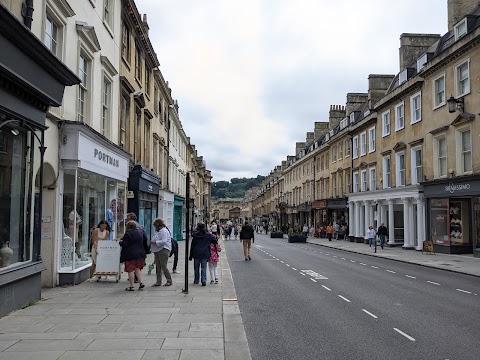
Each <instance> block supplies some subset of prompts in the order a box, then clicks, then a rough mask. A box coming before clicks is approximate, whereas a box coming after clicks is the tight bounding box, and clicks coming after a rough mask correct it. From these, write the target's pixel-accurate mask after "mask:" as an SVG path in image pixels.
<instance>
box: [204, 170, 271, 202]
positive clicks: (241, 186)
mask: <svg viewBox="0 0 480 360" xmlns="http://www.w3.org/2000/svg"><path fill="white" fill-rule="evenodd" d="M263 180H265V176H261V175H257V177H256V178H250V179H247V178H241V179H239V178H233V179H231V180H230V181H217V182H215V181H214V182H213V184H212V198H213V199H219V198H243V196H244V195H245V190H248V189H250V188H252V187H255V186H257V185H260V184H261V183H262V181H263Z"/></svg>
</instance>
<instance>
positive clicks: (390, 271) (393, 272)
mask: <svg viewBox="0 0 480 360" xmlns="http://www.w3.org/2000/svg"><path fill="white" fill-rule="evenodd" d="M385 271H387V272H389V273H392V274H396V272H395V271H392V270H385Z"/></svg>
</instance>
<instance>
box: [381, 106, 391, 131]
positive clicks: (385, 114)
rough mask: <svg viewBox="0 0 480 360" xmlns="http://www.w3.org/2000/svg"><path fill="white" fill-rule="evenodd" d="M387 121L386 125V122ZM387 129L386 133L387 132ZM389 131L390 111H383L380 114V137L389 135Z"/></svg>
mask: <svg viewBox="0 0 480 360" xmlns="http://www.w3.org/2000/svg"><path fill="white" fill-rule="evenodd" d="M386 120H388V123H387V122H386ZM387 128H388V131H387ZM390 131H391V117H390V109H388V110H387V111H384V112H383V113H382V137H385V136H388V135H390Z"/></svg>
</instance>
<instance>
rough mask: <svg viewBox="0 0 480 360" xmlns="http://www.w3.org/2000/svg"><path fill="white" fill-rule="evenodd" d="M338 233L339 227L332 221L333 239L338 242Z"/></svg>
mask: <svg viewBox="0 0 480 360" xmlns="http://www.w3.org/2000/svg"><path fill="white" fill-rule="evenodd" d="M339 231H340V225H339V224H338V223H337V222H336V221H334V222H333V235H334V237H335V240H338V232H339Z"/></svg>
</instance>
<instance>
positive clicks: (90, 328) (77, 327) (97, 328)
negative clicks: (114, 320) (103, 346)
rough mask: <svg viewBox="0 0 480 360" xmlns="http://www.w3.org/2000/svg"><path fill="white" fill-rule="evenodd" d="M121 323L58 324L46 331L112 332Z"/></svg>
mask: <svg viewBox="0 0 480 360" xmlns="http://www.w3.org/2000/svg"><path fill="white" fill-rule="evenodd" d="M120 325H121V324H59V325H54V326H52V327H51V328H50V329H48V330H47V332H49V333H50V332H52V333H61V332H72V331H75V332H101V333H102V332H114V331H115V330H117V329H118V327H119V326H120Z"/></svg>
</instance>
